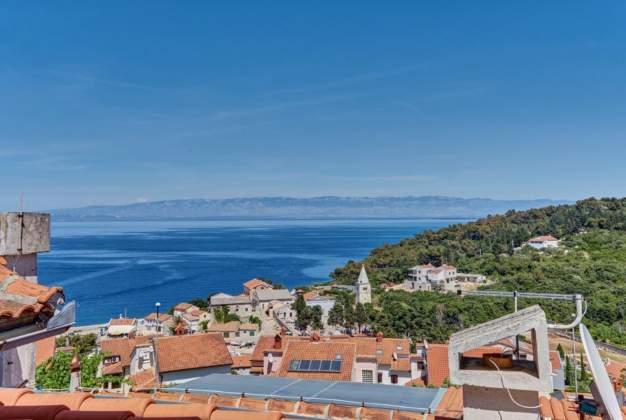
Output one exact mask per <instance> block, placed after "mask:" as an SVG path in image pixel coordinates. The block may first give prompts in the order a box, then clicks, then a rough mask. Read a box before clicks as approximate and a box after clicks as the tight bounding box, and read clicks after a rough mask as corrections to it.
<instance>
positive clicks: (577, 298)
mask: <svg viewBox="0 0 626 420" xmlns="http://www.w3.org/2000/svg"><path fill="white" fill-rule="evenodd" d="M574 302H575V303H576V318H574V320H573V321H572V322H570V323H569V324H565V325H564V324H548V328H552V329H556V330H570V329H572V328H576V327H577V326H578V324H580V321H582V320H583V315H584V314H583V297H582V295H574Z"/></svg>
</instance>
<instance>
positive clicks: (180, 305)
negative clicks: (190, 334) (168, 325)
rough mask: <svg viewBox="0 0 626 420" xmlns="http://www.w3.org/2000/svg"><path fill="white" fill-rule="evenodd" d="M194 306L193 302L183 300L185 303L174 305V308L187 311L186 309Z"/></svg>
mask: <svg viewBox="0 0 626 420" xmlns="http://www.w3.org/2000/svg"><path fill="white" fill-rule="evenodd" d="M192 306H193V305H192V304H191V303H187V302H183V303H179V304H178V305H176V306H174V310H175V311H181V312H185V311H186V310H188V309H190V308H191V307H192Z"/></svg>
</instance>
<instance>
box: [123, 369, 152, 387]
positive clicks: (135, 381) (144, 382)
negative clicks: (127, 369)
mask: <svg viewBox="0 0 626 420" xmlns="http://www.w3.org/2000/svg"><path fill="white" fill-rule="evenodd" d="M128 379H129V380H130V382H131V383H132V385H133V390H135V391H137V390H142V389H153V388H154V387H155V386H158V381H157V378H156V373H155V372H154V369H144V370H142V371H140V372H137V373H135V374H134V375H131V376H130V377H129V378H128Z"/></svg>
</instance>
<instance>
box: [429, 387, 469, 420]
mask: <svg viewBox="0 0 626 420" xmlns="http://www.w3.org/2000/svg"><path fill="white" fill-rule="evenodd" d="M435 414H436V415H437V416H440V417H444V418H446V419H461V418H463V388H457V387H453V386H451V387H450V388H448V389H447V390H446V393H445V394H444V395H443V398H442V399H441V401H440V402H439V405H437V408H436V409H435Z"/></svg>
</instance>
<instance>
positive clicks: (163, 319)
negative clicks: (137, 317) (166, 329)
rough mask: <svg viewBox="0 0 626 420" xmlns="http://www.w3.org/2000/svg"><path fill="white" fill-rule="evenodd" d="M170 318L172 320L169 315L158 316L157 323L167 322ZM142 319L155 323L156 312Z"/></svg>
mask: <svg viewBox="0 0 626 420" xmlns="http://www.w3.org/2000/svg"><path fill="white" fill-rule="evenodd" d="M170 318H172V316H171V315H168V314H159V321H161V322H165V321H168V320H169V319H170ZM144 319H145V320H146V321H156V319H157V314H156V312H152V313H151V314H148V315H146V316H145V317H144Z"/></svg>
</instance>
